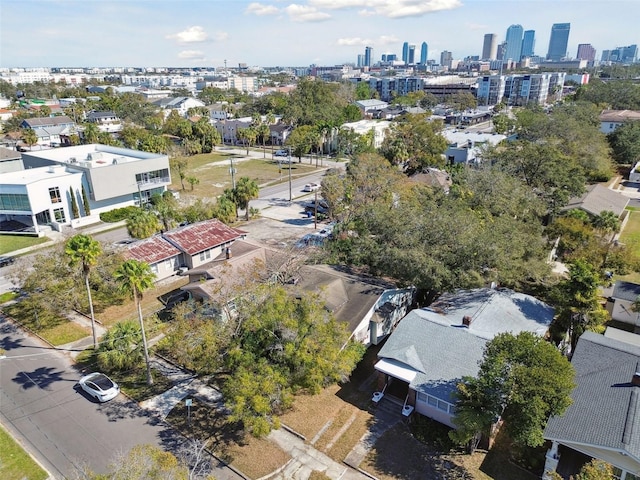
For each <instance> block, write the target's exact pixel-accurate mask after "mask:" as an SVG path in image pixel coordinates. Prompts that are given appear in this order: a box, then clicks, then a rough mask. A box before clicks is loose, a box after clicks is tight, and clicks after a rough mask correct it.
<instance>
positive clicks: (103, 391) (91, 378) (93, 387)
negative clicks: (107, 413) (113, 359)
mask: <svg viewBox="0 0 640 480" xmlns="http://www.w3.org/2000/svg"><path fill="white" fill-rule="evenodd" d="M78 385H80V388H82V390H84V391H85V392H87V393H88V394H89V395H91V396H92V397H93V398H95V399H96V400H97V401H99V402H108V401H109V400H111V399H113V398H115V397H117V396H118V394H119V393H120V387H119V386H118V384H117V383H115V382H114V381H113V380H111V379H110V378H109V377H107V376H106V375H105V374H104V373H98V372H94V373H90V374H89V375H85V376H84V377H82V378H81V379H80V380H79V381H78Z"/></svg>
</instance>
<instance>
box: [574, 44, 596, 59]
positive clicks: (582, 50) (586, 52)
mask: <svg viewBox="0 0 640 480" xmlns="http://www.w3.org/2000/svg"><path fill="white" fill-rule="evenodd" d="M576 57H577V58H578V60H587V61H589V62H593V61H594V60H595V59H596V49H595V48H593V46H592V45H591V44H590V43H581V44H580V45H578V54H577V55H576Z"/></svg>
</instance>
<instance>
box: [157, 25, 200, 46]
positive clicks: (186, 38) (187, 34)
mask: <svg viewBox="0 0 640 480" xmlns="http://www.w3.org/2000/svg"><path fill="white" fill-rule="evenodd" d="M167 38H168V39H169V40H176V41H177V42H178V43H198V42H205V41H207V39H208V38H209V34H207V32H205V31H204V28H202V27H199V26H197V25H195V26H193V27H189V28H187V29H186V30H184V31H182V32H178V33H174V34H173V35H167Z"/></svg>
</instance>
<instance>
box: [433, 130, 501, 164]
mask: <svg viewBox="0 0 640 480" xmlns="http://www.w3.org/2000/svg"><path fill="white" fill-rule="evenodd" d="M442 136H443V137H444V138H445V139H446V140H447V143H448V146H447V150H446V151H445V152H444V156H445V159H446V161H447V164H449V165H454V164H456V163H465V164H467V163H478V162H480V161H481V158H480V155H481V153H482V149H481V147H482V146H483V145H489V146H492V147H495V146H496V145H497V144H499V143H500V142H501V141H503V140H505V139H506V138H507V137H506V136H505V135H501V134H497V133H480V132H468V131H466V130H457V129H450V128H448V129H446V130H444V131H443V132H442Z"/></svg>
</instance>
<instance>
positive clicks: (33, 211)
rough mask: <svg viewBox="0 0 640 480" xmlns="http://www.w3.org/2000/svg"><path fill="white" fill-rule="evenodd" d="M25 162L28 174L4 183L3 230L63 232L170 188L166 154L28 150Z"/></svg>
mask: <svg viewBox="0 0 640 480" xmlns="http://www.w3.org/2000/svg"><path fill="white" fill-rule="evenodd" d="M22 161H23V163H24V167H25V169H24V170H21V171H16V172H10V173H6V174H3V175H2V177H1V179H0V228H3V229H4V230H7V229H9V230H16V231H17V230H23V231H29V232H35V233H40V232H41V230H42V226H44V225H46V226H48V227H50V228H54V229H56V230H60V229H61V228H62V226H64V225H70V226H72V227H77V226H81V225H86V224H90V223H95V222H98V221H99V214H100V213H102V212H106V211H109V210H113V209H115V208H121V207H126V206H130V205H136V204H139V203H140V200H141V199H142V203H144V202H146V201H148V200H149V199H150V198H151V196H152V195H154V194H156V193H158V194H162V193H163V192H164V191H166V189H167V187H168V186H169V185H170V184H171V175H170V171H169V158H168V157H167V156H166V155H162V154H157V153H148V152H141V151H137V150H131V149H127V148H118V147H110V146H106V145H98V144H90V145H80V146H76V147H66V148H56V149H52V150H41V151H37V152H35V151H34V152H24V153H23V155H22ZM83 190H84V193H85V195H84V197H85V198H86V200H87V203H88V205H85V204H84V199H83V194H82V192H83ZM72 197H73V199H75V203H76V204H77V206H78V216H77V218H74V215H73V207H72V205H73V200H72Z"/></svg>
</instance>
